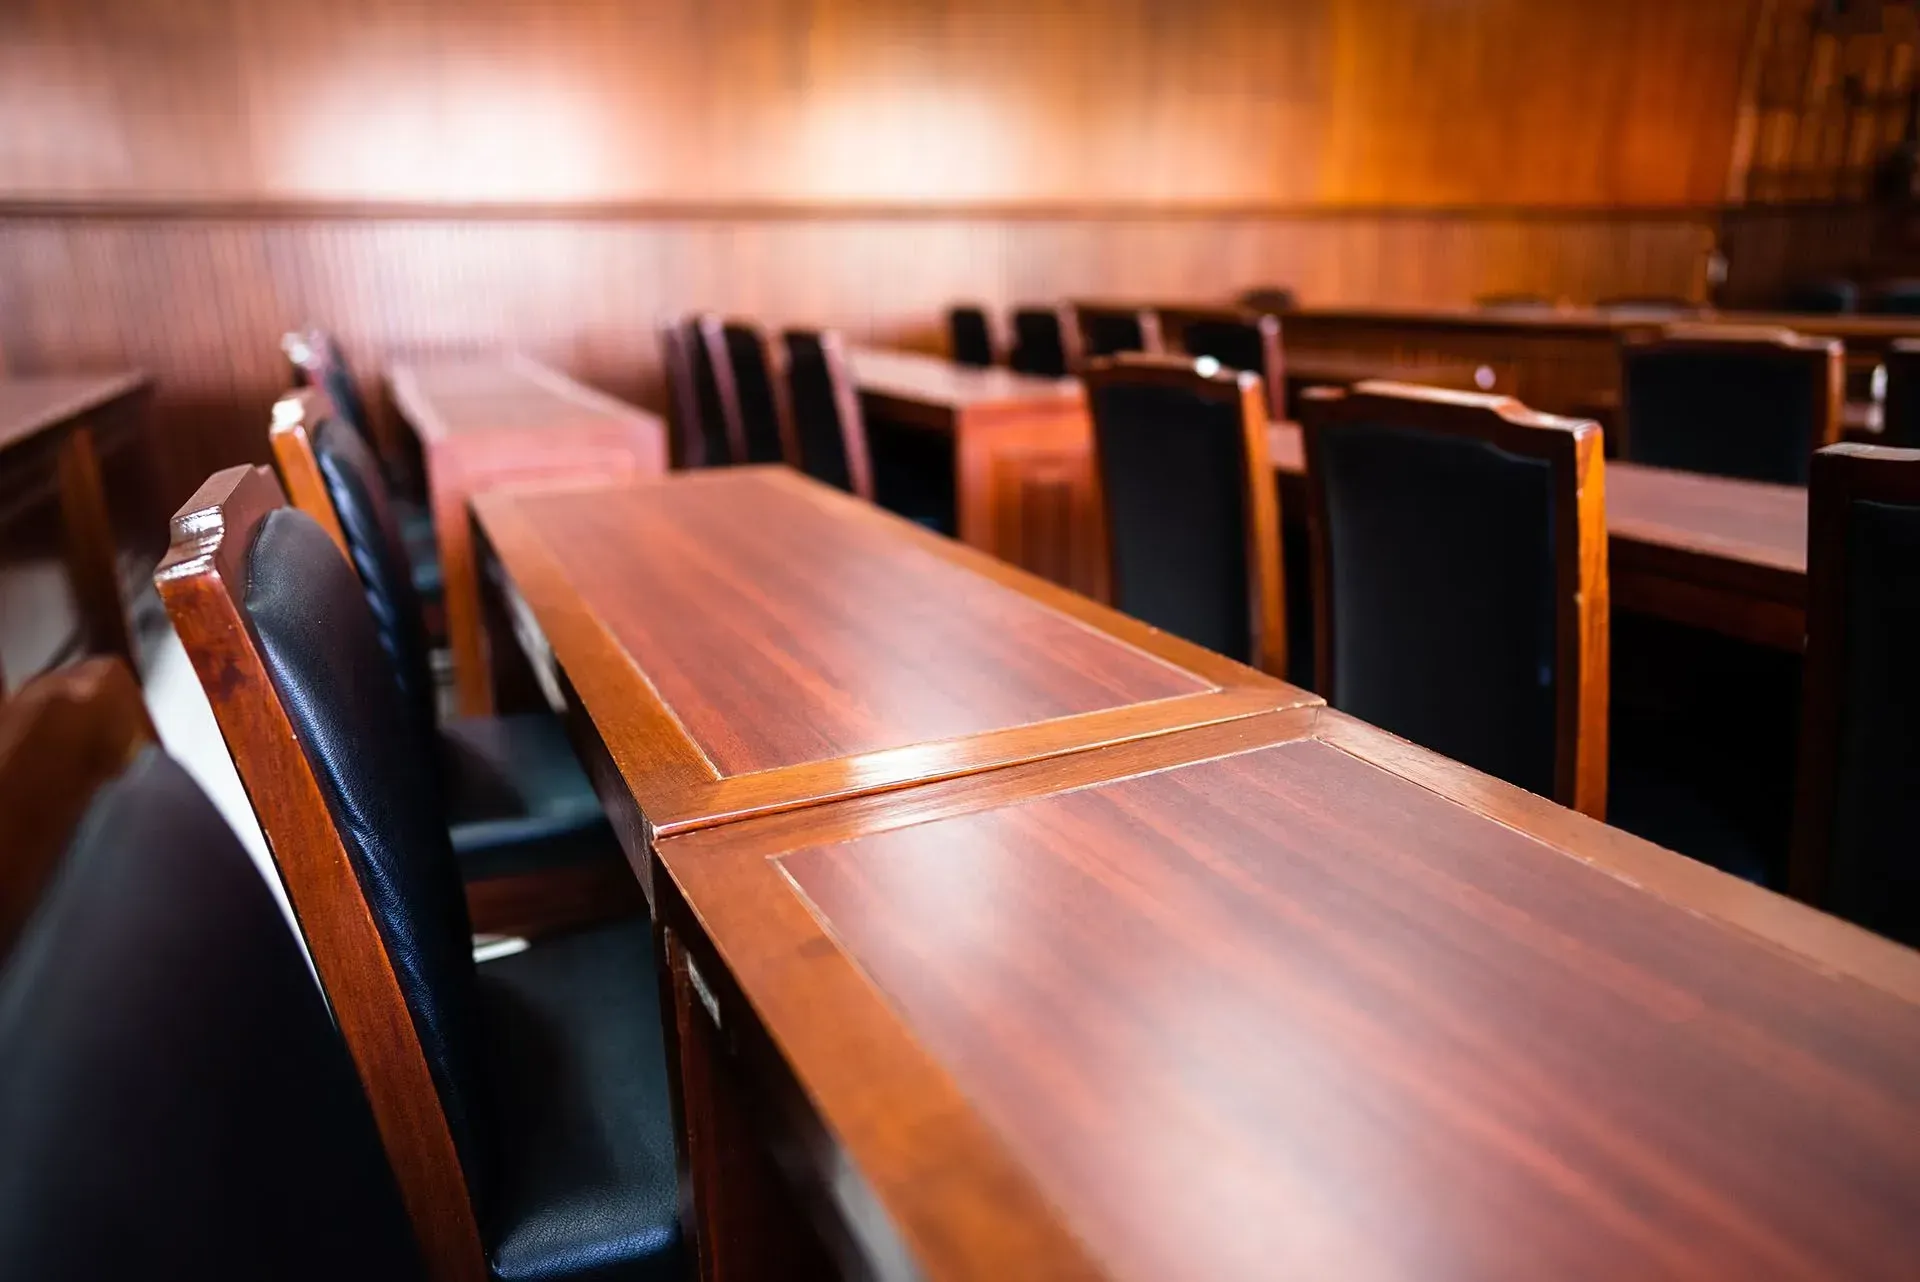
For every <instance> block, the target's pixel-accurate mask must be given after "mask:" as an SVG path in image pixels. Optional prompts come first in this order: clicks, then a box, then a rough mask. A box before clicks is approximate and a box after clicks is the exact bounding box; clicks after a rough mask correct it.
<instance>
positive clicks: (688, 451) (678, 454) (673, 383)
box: [655, 320, 725, 468]
mask: <svg viewBox="0 0 1920 1282" xmlns="http://www.w3.org/2000/svg"><path fill="white" fill-rule="evenodd" d="M655 332H656V333H657V334H658V336H659V339H660V369H661V373H662V374H663V375H664V376H665V379H666V385H667V387H666V392H667V429H668V441H669V443H670V444H671V446H672V454H673V466H674V467H676V468H693V467H706V466H709V464H710V463H711V462H713V461H714V460H715V459H716V457H720V458H724V457H725V455H724V453H718V454H716V450H715V445H716V444H723V443H717V442H714V441H712V440H710V438H709V436H708V432H707V424H706V421H705V418H704V416H703V415H702V414H701V413H700V383H699V379H698V376H697V375H696V374H695V372H694V353H695V350H696V348H697V346H698V339H697V338H696V337H695V336H693V335H692V334H691V332H690V331H689V329H688V326H687V323H686V322H685V321H677V320H663V321H661V322H660V324H659V326H658V328H657V330H656V331H655ZM716 427H717V425H716Z"/></svg>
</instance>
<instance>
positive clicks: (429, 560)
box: [393, 498, 447, 601]
mask: <svg viewBox="0 0 1920 1282" xmlns="http://www.w3.org/2000/svg"><path fill="white" fill-rule="evenodd" d="M393 514H394V518H395V522H396V524H397V525H398V526H399V529H400V542H401V544H402V546H404V547H405V548H406V550H407V568H408V570H409V571H410V574H409V576H408V577H410V578H411V579H412V580H413V592H414V595H415V596H417V597H420V598H421V599H422V600H423V601H432V600H437V599H438V598H440V597H443V596H445V595H446V589H447V576H446V572H445V571H444V570H442V569H441V568H440V536H439V534H438V533H436V532H435V530H434V528H433V512H432V511H431V510H430V509H428V508H427V507H425V506H423V505H421V504H419V503H409V502H407V501H405V500H402V499H398V498H396V499H395V501H394V504H393Z"/></svg>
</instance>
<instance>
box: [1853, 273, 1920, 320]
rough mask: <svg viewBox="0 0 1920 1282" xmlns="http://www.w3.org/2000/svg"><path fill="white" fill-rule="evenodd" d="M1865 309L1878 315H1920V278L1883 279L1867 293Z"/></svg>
mask: <svg viewBox="0 0 1920 1282" xmlns="http://www.w3.org/2000/svg"><path fill="white" fill-rule="evenodd" d="M1865 310H1866V311H1869V312H1872V313H1874V314H1876V315H1880V316H1920V280H1885V281H1881V282H1880V283H1879V284H1878V285H1875V286H1874V287H1873V291H1872V292H1871V293H1870V294H1868V295H1867V300H1866V308H1865Z"/></svg>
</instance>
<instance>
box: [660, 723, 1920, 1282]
mask: <svg viewBox="0 0 1920 1282" xmlns="http://www.w3.org/2000/svg"><path fill="white" fill-rule="evenodd" d="M659 858H660V861H661V864H662V868H663V871H664V873H665V875H666V878H667V880H666V881H665V882H664V883H663V898H664V899H665V900H666V902H667V919H668V921H669V922H670V923H672V925H673V927H674V928H676V929H678V930H679V931H681V932H683V935H684V937H685V943H686V946H687V949H688V952H689V955H690V956H692V957H693V958H694V959H695V961H696V962H697V963H698V964H699V965H700V966H701V967H702V968H703V969H702V974H703V978H704V979H705V980H706V983H705V984H704V994H705V996H704V998H702V999H701V1006H702V1007H704V1008H705V1009H704V1012H702V1011H701V1010H700V1008H696V1013H697V1014H699V1017H700V1018H703V1019H708V1020H710V1021H717V1023H718V1026H719V1028H720V1029H721V1030H723V1032H724V1035H725V1040H726V1041H727V1042H728V1043H729V1044H731V1045H733V1046H735V1047H738V1048H740V1049H739V1050H738V1051H737V1052H736V1053H735V1054H734V1056H733V1061H732V1063H733V1068H734V1070H735V1071H740V1072H747V1073H759V1074H762V1075H764V1076H765V1077H766V1078H767V1079H768V1080H773V1079H775V1078H777V1077H778V1076H779V1075H780V1074H783V1073H784V1074H790V1075H791V1077H792V1078H793V1079H794V1080H795V1081H796V1082H797V1083H798V1084H799V1086H800V1087H802V1088H803V1089H804V1096H803V1098H804V1099H805V1100H806V1101H808V1102H809V1105H810V1109H811V1110H812V1115H811V1116H809V1117H803V1118H800V1119H792V1118H780V1117H773V1118H765V1117H763V1118H762V1119H761V1124H762V1125H764V1126H767V1127H769V1128H771V1133H770V1134H768V1135H767V1136H766V1139H765V1141H764V1142H765V1143H767V1144H768V1145H769V1146H770V1149H771V1151H772V1152H774V1153H776V1154H778V1155H780V1156H781V1158H782V1160H783V1163H784V1166H785V1169H786V1171H787V1174H788V1178H789V1179H790V1180H793V1181H796V1182H799V1183H802V1184H810V1185H811V1186H812V1187H814V1188H815V1189H816V1190H820V1189H826V1190H831V1192H832V1194H833V1195H834V1196H833V1197H829V1198H827V1199H826V1207H827V1210H826V1211H825V1214H828V1215H837V1216H838V1217H839V1218H840V1219H841V1221H842V1229H843V1231H850V1232H852V1233H853V1234H854V1235H855V1237H856V1239H857V1240H861V1241H863V1242H868V1243H870V1244H871V1248H872V1249H871V1256H870V1261H869V1263H870V1266H871V1270H872V1271H873V1272H874V1273H876V1274H878V1275H880V1276H889V1277H891V1276H907V1275H908V1272H907V1267H910V1268H911V1269H912V1270H913V1271H914V1272H913V1274H912V1275H913V1276H920V1277H925V1278H930V1279H971V1278H979V1279H989V1278H1003V1277H1010V1276H1033V1277H1106V1278H1114V1279H1139V1280H1142V1282H1144V1280H1145V1279H1158V1278H1167V1277H1205V1278H1209V1279H1221V1280H1230V1279H1236V1278H1249V1279H1252V1278H1261V1279H1265V1278H1271V1277H1276V1276H1284V1277H1298V1278H1317V1277H1327V1278H1334V1277H1338V1278H1399V1277H1409V1276H1422V1277H1458V1276H1529V1277H1630V1276H1631V1277H1639V1276H1654V1275H1660V1274H1675V1275H1688V1276H1700V1277H1727V1278H1733V1277H1739V1278H1834V1279H1839V1278H1856V1277H1878V1276H1898V1275H1900V1274H1901V1273H1902V1272H1903V1271H1904V1270H1905V1269H1906V1268H1907V1267H1908V1265H1909V1264H1910V1262H1911V1260H1912V1259H1913V1257H1914V1253H1915V1251H1916V1250H1920V1236H1917V1235H1920V1149H1916V1148H1915V1146H1914V1145H1912V1144H1911V1143H1910V1142H1908V1137H1910V1136H1911V1135H1912V1134H1913V1133H1914V1130H1915V1128H1916V1126H1920V1090H1916V1088H1915V1085H1914V1083H1915V1081H1916V1080H1920V1077H1917V1076H1916V1074H1917V1073H1920V954H1914V953H1912V952H1910V951H1908V950H1905V949H1902V948H1900V947H1898V946H1896V945H1893V944H1891V943H1889V942H1887V941H1884V940H1880V939H1877V938H1875V937H1873V936H1870V935H1867V934H1866V933H1864V932H1861V931H1858V930H1856V929H1854V928H1853V927H1850V926H1848V925H1846V924H1844V923H1841V922H1839V921H1836V920H1834V919H1832V918H1828V917H1825V916H1822V915H1820V914H1817V913H1814V912H1812V911H1810V910H1808V909H1806V908H1804V907H1802V906H1800V905H1798V904H1795V903H1792V902H1791V901H1788V900H1785V899H1782V898H1780V897H1778V896H1775V895H1772V894H1770V893H1768V892H1765V891H1762V890H1759V889H1757V888H1756V887H1753V886H1751V885H1748V884H1746V883H1742V882H1739V881H1736V880H1734V879H1732V878H1729V877H1726V876H1724V875H1722V874H1719V873H1716V872H1714V871H1712V870H1711V869H1708V868H1706V867H1705V866H1704V865H1700V864H1698V863H1694V862H1692V861H1689V860H1686V859H1683V858H1680V857H1678V856H1675V855H1672V854H1670V853H1668V852H1666V851H1662V850H1659V849H1658V848H1656V847H1653V846H1651V845H1649V844H1647V843H1645V842H1642V841H1640V840H1638V839H1636V838H1633V837H1631V836H1628V835H1627V834H1625V833H1622V832H1619V831H1618V830H1615V829H1611V828H1606V827H1604V826H1602V825H1600V824H1598V823H1595V822H1593V821H1592V820H1589V819H1587V818H1585V817H1583V816H1581V815H1579V814H1577V813H1575V812H1572V811H1568V810H1564V809H1562V808H1560V807H1558V806H1555V805H1553V804H1552V803H1550V802H1547V801H1545V800H1543V799H1541V798H1537V797H1533V796H1530V795H1528V794H1526V793H1524V792H1522V791H1520V790H1518V789H1515V788H1512V787H1510V786H1508V785H1506V784H1502V783H1499V782H1498V781H1495V780H1492V779H1490V778H1488V777H1486V776H1483V775H1478V774H1476V773H1474V772H1472V771H1470V770H1467V769H1465V768H1464V767H1461V766H1459V765H1457V764H1455V763H1452V762H1448V761H1446V760H1444V759H1442V758H1439V757H1436V756H1434V755H1433V754H1431V753H1427V752H1425V751H1423V750H1421V749H1419V748H1417V747H1414V746H1413V745H1410V744H1407V743H1405V742H1404V741H1401V740H1398V739H1395V738H1393V737H1392V736H1390V735H1386V734H1384V733H1382V732H1380V731H1378V730H1374V729H1372V728H1371V727H1368V726H1365V725H1363V724H1361V723H1358V722H1355V721H1353V720H1351V719H1350V718H1346V717H1344V716H1342V715H1340V714H1338V713H1335V712H1333V711H1331V710H1326V709H1299V710H1294V711H1289V712H1279V713H1275V714H1271V715H1268V716H1263V717H1258V718H1252V719H1245V720H1241V721H1236V722H1232V723H1226V724H1221V725H1215V726H1209V727H1204V728H1199V729H1195V730H1191V731H1185V732H1181V733H1178V734H1174V735H1167V736H1161V737H1159V738H1156V739H1151V740H1144V741H1139V742H1135V743H1130V744H1126V745H1122V746H1120V747H1117V748H1114V749H1111V750H1109V751H1105V752H1100V753H1087V754H1079V755H1076V756H1071V757H1065V758H1060V759H1056V760H1049V761H1045V762H1036V763H1031V764H1026V765H1019V766H1015V767H1012V768H1010V769H1008V770H1003V771H996V772H994V773H992V774H989V775H986V776H981V777H979V778H976V779H968V780H964V781H955V782H946V783H935V784H932V785H930V786H928V787H924V788H919V789H914V790H912V791H910V792H907V793H900V794H890V795H887V796H880V797H870V798H863V799H859V800H855V801H851V802H846V803H841V804H838V805H833V806H828V807H822V808H817V809H814V810H809V811H802V812H794V813H790V814H784V815H776V816H771V817H768V818H763V819H759V820H753V821H750V822H747V823H742V824H739V825H734V826H731V827H728V828H719V829H712V830H709V831H705V832H699V833H693V834H689V835H686V836H681V837H675V838H672V839H669V840H666V841H664V842H662V843H661V846H660V854H659ZM826 1012H831V1017H830V1018H828V1017H824V1015H825V1013H826ZM762 1041H763V1042H764V1046H761V1045H760V1043H761V1042H762ZM769 1058H772V1059H773V1060H774V1061H775V1062H774V1063H773V1064H772V1065H771V1066H769V1065H768V1063H767V1060H768V1059H769ZM809 1124H810V1125H809ZM810 1126H811V1129H810ZM855 1171H857V1172H858V1176H857V1177H852V1176H851V1174H850V1173H851V1172H855ZM896 1244H898V1245H896ZM902 1245H903V1246H904V1248H905V1250H906V1252H907V1255H908V1257H909V1259H908V1266H907V1267H902V1266H901V1265H900V1264H899V1262H898V1261H897V1256H896V1255H894V1254H892V1252H895V1251H897V1250H898V1247H899V1246H902Z"/></svg>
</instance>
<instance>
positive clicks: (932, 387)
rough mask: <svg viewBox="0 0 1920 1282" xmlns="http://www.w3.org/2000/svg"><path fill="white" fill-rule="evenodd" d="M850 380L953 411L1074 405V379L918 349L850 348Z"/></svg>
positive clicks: (1078, 393)
mask: <svg viewBox="0 0 1920 1282" xmlns="http://www.w3.org/2000/svg"><path fill="white" fill-rule="evenodd" d="M847 360H848V363H849V365H851V367H852V369H853V381H854V384H855V385H856V386H857V387H858V388H859V389H860V391H861V392H862V393H863V394H865V395H869V396H883V397H886V398H888V399H891V400H898V401H904V402H914V403H920V404H931V405H943V406H950V407H953V408H956V409H961V408H969V407H973V406H979V405H1002V404H1021V405H1029V404H1033V403H1035V402H1040V403H1049V404H1054V403H1067V404H1075V403H1078V402H1079V401H1080V400H1082V399H1083V397H1084V393H1083V392H1082V390H1081V387H1080V380H1079V379H1077V378H1039V377H1036V376H1034V375H1032V374H1017V373H1015V372H1014V371H1012V370H1010V369H1007V368H1005V367H1003V366H999V365H993V366H986V367H981V366H975V365H961V364H957V363H956V362H954V361H950V360H947V359H946V358H945V357H942V356H930V355H927V354H926V353H923V352H902V351H892V350H888V349H885V348H878V347H856V348H854V349H853V350H852V351H850V352H849V353H848V354H847Z"/></svg>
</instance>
